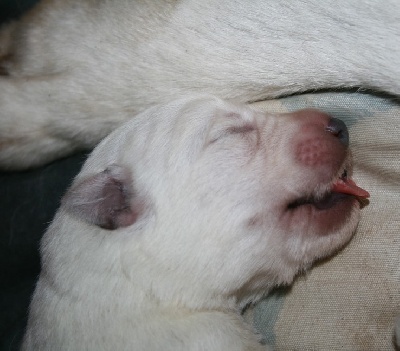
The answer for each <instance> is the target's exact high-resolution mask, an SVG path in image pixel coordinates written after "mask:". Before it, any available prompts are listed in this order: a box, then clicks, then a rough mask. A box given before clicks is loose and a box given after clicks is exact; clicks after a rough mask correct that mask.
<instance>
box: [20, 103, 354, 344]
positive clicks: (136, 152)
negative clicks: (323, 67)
mask: <svg viewBox="0 0 400 351" xmlns="http://www.w3.org/2000/svg"><path fill="white" fill-rule="evenodd" d="M330 120H331V119H330V117H329V116H327V115H326V114H323V113H321V112H319V111H316V110H303V111H299V112H295V113H288V114H284V115H271V114H266V113H263V112H260V111H257V110H255V109H253V108H251V107H249V106H247V105H242V104H236V103H231V102H226V101H224V100H220V99H218V98H215V97H212V96H191V97H185V98H181V99H179V100H176V101H173V102H170V103H168V104H166V105H161V106H156V107H153V108H150V109H149V110H147V111H145V112H143V113H141V114H139V115H138V116H136V117H135V118H133V119H132V120H131V121H129V122H128V123H127V124H125V125H124V126H122V127H121V128H119V129H117V130H116V131H115V132H113V133H112V134H111V135H110V136H108V137H107V138H106V139H105V140H103V141H102V142H101V143H100V145H99V146H98V147H97V148H96V149H95V150H94V152H93V153H92V155H91V156H90V157H89V159H88V160H87V162H86V164H85V165H84V167H83V169H82V171H81V173H80V174H79V175H78V176H77V178H76V179H75V181H74V183H73V185H72V186H71V188H70V189H69V191H68V192H67V194H66V195H65V197H64V199H63V201H62V206H61V208H60V209H59V211H58V213H57V214H56V217H55V219H54V221H53V223H52V224H51V226H50V227H49V229H48V231H47V233H46V234H45V235H44V237H43V241H42V245H41V255H42V272H41V274H40V278H39V281H38V284H37V287H36V291H35V293H34V296H33V300H32V303H31V307H30V316H29V322H28V327H27V332H26V335H25V339H24V346H23V350H132V349H133V350H171V351H172V350H173V351H178V350H182V351H183V350H185V351H192V350H209V351H211V350H232V351H234V350H247V351H249V350H265V346H262V345H261V344H260V343H259V340H258V337H257V336H256V335H255V334H254V333H253V331H252V328H251V327H250V326H248V325H247V324H246V323H245V322H244V321H243V319H242V316H241V315H240V312H241V310H242V309H243V308H244V307H245V306H246V305H248V304H249V303H254V302H256V301H257V300H259V299H260V298H261V297H262V296H263V295H265V294H266V293H267V292H268V290H270V289H271V288H272V287H274V286H276V285H279V284H289V283H291V282H292V280H293V279H294V277H295V275H296V274H298V273H299V272H302V271H304V270H306V269H307V268H309V267H310V265H311V264H312V263H313V262H314V261H315V260H316V259H320V258H323V257H326V256H328V255H331V254H333V253H334V252H336V251H337V250H338V249H340V248H341V247H342V246H343V245H344V244H345V243H347V242H348V240H350V238H351V236H352V233H353V232H354V230H355V228H356V225H357V223H358V220H359V212H360V211H359V209H360V206H359V203H358V201H357V200H356V199H355V198H354V197H352V196H349V197H344V198H341V199H339V200H337V202H336V200H335V201H334V203H331V204H330V205H328V206H327V208H324V209H320V210H317V209H316V208H314V207H313V206H312V205H304V206H299V207H298V208H290V204H291V203H293V201H295V200H296V199H302V198H307V199H311V198H314V199H322V198H324V196H325V194H327V193H329V192H330V191H331V189H332V184H333V183H335V182H336V181H337V179H338V178H339V177H340V175H342V174H343V170H344V169H346V170H347V172H348V174H349V176H350V174H351V158H350V155H349V151H348V147H347V144H346V142H343V141H341V140H339V137H338V136H337V135H336V134H335V133H330V132H328V133H327V129H326V126H327V125H329V121H330ZM305 144H306V145H307V147H306V148H305V147H304V145H305Z"/></svg>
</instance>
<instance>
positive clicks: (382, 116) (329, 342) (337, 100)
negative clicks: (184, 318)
mask: <svg viewBox="0 0 400 351" xmlns="http://www.w3.org/2000/svg"><path fill="white" fill-rule="evenodd" d="M257 106H258V107H261V108H263V109H265V110H268V111H277V112H278V111H279V112H283V111H292V110H296V109H300V108H305V107H315V108H319V109H321V110H324V111H326V112H328V113H330V114H331V115H333V116H334V117H338V118H341V119H342V120H344V121H345V122H346V123H347V125H348V127H349V131H350V144H351V147H352V150H353V155H354V161H355V170H354V178H355V180H356V181H357V182H358V183H359V184H360V185H361V186H362V187H363V188H365V189H367V190H368V191H369V192H370V194H371V198H370V203H369V205H368V206H366V207H365V208H364V209H363V210H362V219H361V222H360V224H359V227H358V230H357V233H356V235H355V237H354V239H353V240H352V242H351V243H350V244H349V245H348V246H347V247H346V248H345V249H344V250H343V251H342V252H341V253H339V254H338V255H337V256H335V257H333V258H331V259H329V260H326V261H325V262H321V263H320V264H318V265H317V266H316V267H314V268H313V270H311V271H310V272H309V273H308V274H307V275H306V276H301V277H299V278H298V279H297V280H296V282H295V284H294V285H293V286H292V287H291V288H289V289H279V290H278V291H276V292H274V293H273V294H272V295H271V296H270V297H268V298H267V299H265V300H263V301H262V302H261V303H259V304H258V305H257V306H256V307H255V308H254V309H253V310H252V311H250V312H249V316H250V318H252V319H253V320H254V323H255V325H256V327H257V328H258V329H259V330H260V332H261V333H262V334H263V335H264V337H265V339H266V341H267V342H268V343H270V344H272V345H274V346H275V349H276V350H284V351H287V350H318V351H322V350H326V351H334V350H341V351H343V350H346V351H357V350H360V351H367V350H371V351H378V350H385V351H386V350H394V345H393V328H394V320H395V317H396V315H398V314H400V105H396V104H395V103H394V102H393V101H391V100H390V99H385V98H382V97H376V96H371V95H368V94H359V93H318V94H307V95H300V96H293V97H289V98H285V99H281V100H275V101H265V102H260V103H257Z"/></svg>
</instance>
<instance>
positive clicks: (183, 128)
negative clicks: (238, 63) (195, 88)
mask: <svg viewBox="0 0 400 351" xmlns="http://www.w3.org/2000/svg"><path fill="white" fill-rule="evenodd" d="M153 117H154V116H150V118H153ZM253 119H254V111H253V110H252V109H250V108H249V107H248V106H246V105H243V104H235V103H232V102H228V101H224V100H221V99H219V98H216V97H214V96H208V95H201V96H198V97H188V98H184V99H181V100H177V101H175V102H172V103H170V104H168V105H166V106H162V107H160V109H159V110H158V111H157V117H156V118H155V119H154V123H155V124H157V126H156V128H158V129H159V130H162V131H168V132H169V133H167V134H168V136H167V137H172V139H176V138H179V136H180V137H182V136H184V135H187V136H190V135H193V134H204V133H206V132H207V131H208V130H210V129H211V128H213V126H214V125H215V124H218V123H219V122H221V123H223V121H234V120H245V121H246V120H253ZM156 120H157V122H155V121H156ZM171 134H172V135H171Z"/></svg>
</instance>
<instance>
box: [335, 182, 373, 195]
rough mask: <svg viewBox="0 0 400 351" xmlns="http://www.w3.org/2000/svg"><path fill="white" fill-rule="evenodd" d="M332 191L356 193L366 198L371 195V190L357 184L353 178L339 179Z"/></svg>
mask: <svg viewBox="0 0 400 351" xmlns="http://www.w3.org/2000/svg"><path fill="white" fill-rule="evenodd" d="M332 191H333V192H335V193H342V194H349V195H354V196H357V197H361V198H364V199H366V198H367V197H369V192H368V191H366V190H364V189H362V188H360V187H359V186H357V184H356V183H355V182H354V181H353V180H351V179H346V180H342V179H339V180H338V181H337V182H336V183H335V184H333V187H332Z"/></svg>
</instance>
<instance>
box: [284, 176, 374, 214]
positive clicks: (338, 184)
mask: <svg viewBox="0 0 400 351" xmlns="http://www.w3.org/2000/svg"><path fill="white" fill-rule="evenodd" d="M369 196H370V195H369V193H368V191H366V190H364V189H362V188H360V187H359V186H358V185H357V184H356V183H355V182H354V181H353V180H352V179H350V178H349V177H348V176H347V170H346V169H345V170H344V171H343V172H342V175H341V176H340V177H339V178H338V179H337V180H336V181H335V182H333V184H332V185H331V187H330V189H329V190H328V191H327V192H326V193H324V194H323V195H322V196H317V195H312V196H305V197H301V198H298V199H296V200H294V201H292V202H290V203H289V204H288V206H287V209H288V210H295V209H297V208H299V207H302V206H305V205H311V206H312V207H314V208H315V209H317V210H327V209H330V208H332V207H334V206H335V205H336V204H337V203H340V202H342V201H343V200H344V199H346V198H349V197H353V198H356V199H358V200H359V201H362V200H365V199H367V198H368V197H369Z"/></svg>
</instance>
